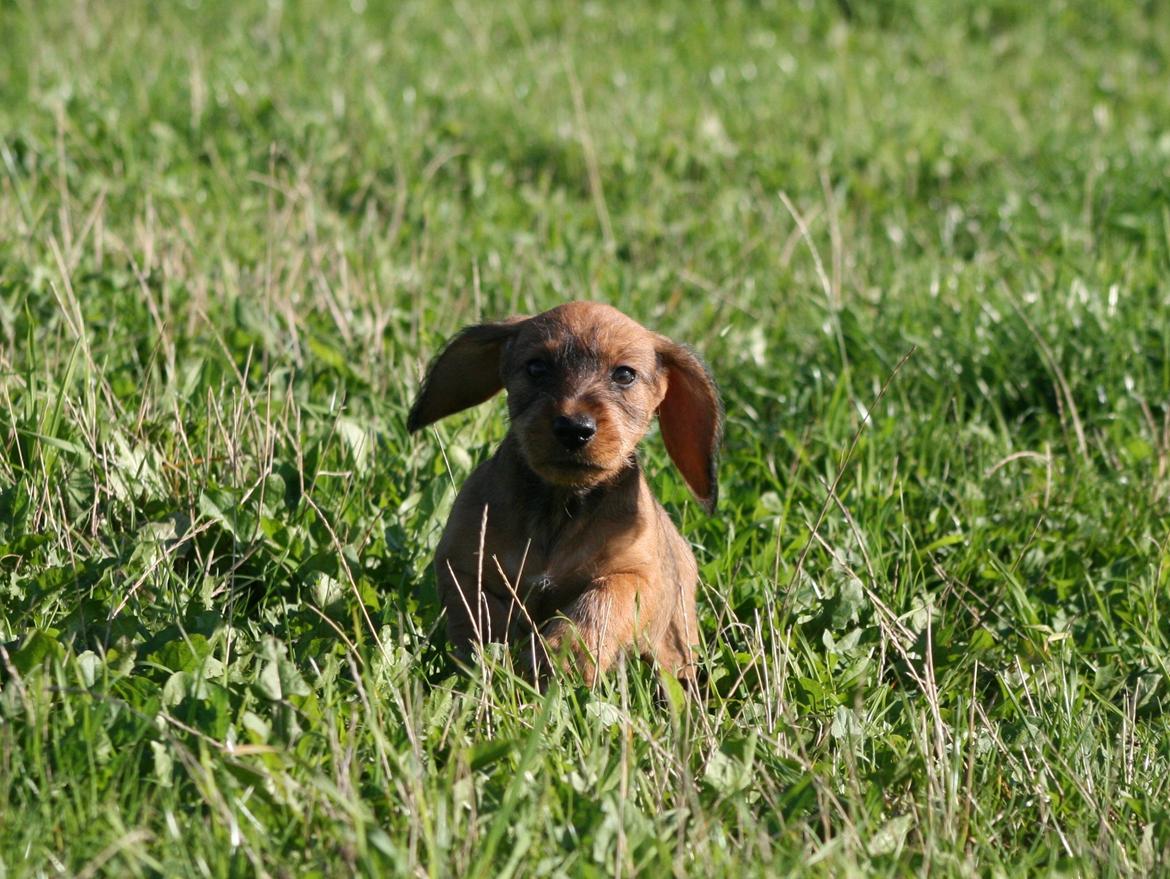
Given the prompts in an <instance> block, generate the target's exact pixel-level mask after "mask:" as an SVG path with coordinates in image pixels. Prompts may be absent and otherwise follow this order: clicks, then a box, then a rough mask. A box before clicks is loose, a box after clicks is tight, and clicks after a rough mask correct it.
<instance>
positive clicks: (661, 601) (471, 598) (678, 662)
mask: <svg viewBox="0 0 1170 879" xmlns="http://www.w3.org/2000/svg"><path fill="white" fill-rule="evenodd" d="M501 389H506V390H507V392H508V413H509V415H510V417H511V429H510V430H509V432H508V436H507V437H506V438H505V439H504V442H503V443H502V444H501V446H500V448H499V449H498V450H497V451H496V454H495V455H494V456H493V457H492V458H490V459H489V460H488V461H486V462H484V464H482V465H481V466H480V467H479V468H477V469H476V471H475V472H474V473H473V474H472V475H471V477H470V478H469V479H468V481H467V483H466V484H465V485H464V486H463V488H462V490H461V491H460V492H459V495H458V497H457V498H456V500H455V506H454V508H453V509H452V512H451V516H450V519H449V520H448V522H447V527H446V529H445V530H444V532H443V537H442V539H441V540H440V542H439V547H438V550H437V552H436V558H435V570H436V576H437V579H438V586H439V596H440V599H441V600H442V602H443V605H444V607H445V608H446V612H447V632H448V636H449V638H450V640H451V642H452V644H453V645H454V647H455V649H456V650H457V651H458V652H460V653H461V654H465V655H466V654H468V653H470V651H471V648H472V647H473V646H474V645H475V644H477V643H482V642H484V641H507V640H511V639H514V638H516V637H518V636H521V635H523V636H524V637H527V635H528V633H529V632H530V630H531V629H532V627H533V626H535V627H536V628H537V629H538V630H539V634H540V636H541V637H540V638H535V639H533V640H532V652H531V653H530V654H529V655H530V657H531V659H532V662H533V665H534V669H535V670H536V671H538V672H541V671H546V670H547V669H548V667H549V664H550V661H551V658H552V657H559V658H560V659H561V661H563V662H565V663H567V664H570V665H575V666H576V667H577V668H578V669H579V670H580V672H581V673H582V675H583V676H584V677H585V679H586V680H587V681H589V682H592V681H593V680H594V679H595V677H596V675H597V673H598V672H599V671H603V670H605V669H606V668H608V667H609V666H610V665H611V664H612V663H613V661H614V660H615V659H616V658H617V657H618V656H619V655H620V654H622V653H624V652H627V651H637V652H638V653H640V654H641V655H643V656H644V657H646V658H649V659H651V660H654V661H656V662H658V663H659V664H660V665H661V666H662V667H664V668H666V669H667V670H669V671H670V672H672V673H674V674H675V675H677V676H678V677H679V678H680V679H683V680H693V677H694V659H693V647H694V645H695V644H697V643H698V628H697V626H696V621H695V588H696V583H697V580H698V572H697V569H696V566H695V560H694V556H693V554H692V553H691V550H690V547H689V546H688V545H687V543H686V541H685V540H683V538H682V536H681V535H680V534H679V533H678V530H677V529H676V528H675V527H674V524H673V523H672V522H671V521H670V519H669V517H668V516H667V515H666V512H665V511H664V510H663V509H662V506H661V505H660V504H659V503H658V501H657V500H656V499H655V498H654V496H653V495H652V494H651V492H650V488H649V486H648V485H647V483H646V480H645V478H644V477H643V475H642V473H641V470H640V468H639V466H638V459H637V455H636V448H637V445H638V442H639V441H640V440H641V439H642V437H643V436H644V435H645V433H646V431H647V429H648V428H649V426H650V424H651V422H652V420H653V419H654V417H655V415H657V416H658V420H659V426H660V429H661V433H662V437H663V440H664V442H665V444H666V449H667V451H668V452H669V454H670V456H671V458H672V459H673V461H674V462H675V464H676V466H677V467H678V468H679V470H680V471H681V473H682V475H683V478H684V479H685V480H686V482H687V484H688V485H689V486H690V487H691V489H692V491H693V492H694V493H695V496H696V497H697V498H698V500H699V502H700V503H701V504H702V505H703V506H704V508H706V509H707V510H708V511H710V510H711V509H713V507H714V505H715V500H716V496H717V493H718V487H717V481H716V456H717V452H718V448H719V441H720V432H721V426H722V410H721V408H720V403H719V395H718V392H717V390H716V388H715V384H714V382H713V381H712V379H711V377H710V375H709V374H708V372H707V370H706V368H705V367H704V365H703V363H702V362H701V361H700V360H699V359H698V357H696V356H695V355H694V354H693V353H692V352H691V351H690V350H689V349H687V348H685V347H684V346H681V345H678V344H677V343H675V342H672V341H671V340H670V339H667V338H666V337H665V336H661V335H658V334H656V333H653V332H651V331H649V330H647V329H646V328H645V327H643V326H641V325H640V324H638V323H637V322H635V321H633V320H631V319H630V318H628V317H626V316H625V315H624V314H622V313H621V312H619V311H618V310H616V309H614V308H611V307H609V306H607V305H601V304H597V303H588V302H570V303H567V304H565V305H562V306H560V307H558V308H554V309H552V310H551V311H547V312H545V313H543V314H540V315H536V316H535V317H530V318H510V319H508V320H506V321H502V322H499V323H489V324H480V325H478V326H473V327H468V328H467V329H465V330H463V332H461V333H460V334H459V335H457V336H455V338H454V339H452V340H451V342H450V343H449V344H448V345H447V347H446V348H445V349H444V350H443V352H442V353H441V354H440V355H439V356H438V357H437V358H436V360H435V361H434V363H433V364H432V366H431V369H430V371H429V373H428V375H427V378H426V381H425V382H424V384H423V389H422V392H421V393H420V395H419V398H418V400H417V401H416V402H415V404H414V406H413V407H412V408H411V410H410V416H409V419H408V421H407V426H408V427H409V429H410V430H411V431H415V430H418V429H419V428H421V427H424V426H426V425H428V424H430V423H432V422H434V421H437V420H438V419H440V418H442V417H444V416H446V415H449V414H451V413H453V412H457V411H459V410H461V409H466V408H468V407H469V406H474V405H476V404H478V403H481V402H483V401H484V400H487V399H488V398H490V397H491V396H493V395H494V394H496V393H497V392H498V391H500V390H501ZM481 545H482V547H483V553H482V556H481V554H480V546H481Z"/></svg>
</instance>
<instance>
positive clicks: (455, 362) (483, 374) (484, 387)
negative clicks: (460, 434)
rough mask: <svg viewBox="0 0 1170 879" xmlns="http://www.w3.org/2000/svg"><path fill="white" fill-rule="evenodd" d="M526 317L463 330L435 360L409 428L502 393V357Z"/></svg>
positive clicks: (428, 422) (427, 422) (416, 403)
mask: <svg viewBox="0 0 1170 879" xmlns="http://www.w3.org/2000/svg"><path fill="white" fill-rule="evenodd" d="M525 320H526V318H524V317H510V318H508V319H507V320H503V321H499V322H498V323H488V324H478V325H477V326H473V327H466V328H464V329H463V330H462V331H460V333H459V335H457V336H455V338H453V339H452V340H451V341H450V342H448V343H447V347H445V348H444V349H443V351H442V353H440V354H439V356H438V357H436V358H435V360H434V362H432V363H431V368H430V369H429V370H428V371H427V377H426V379H425V380H424V381H423V386H422V391H421V392H420V393H419V395H418V399H417V400H415V401H414V405H413V406H411V407H410V415H408V416H407V418H406V429H407V430H409V431H410V432H411V433H414V432H415V431H416V430H419V429H420V428H423V427H426V426H427V425H428V424H431V423H433V422H435V421H438V420H439V419H440V418H445V417H447V416H448V415H451V414H452V413H455V412H460V411H462V410H464V409H469V408H471V407H472V406H475V405H478V404H479V403H482V402H483V401H484V400H487V399H489V398H490V397H493V396H495V395H496V394H497V393H499V392H500V391H501V390H502V389H503V387H504V382H503V379H502V378H501V376H500V358H501V356H502V355H503V353H504V349H505V347H506V346H507V344H508V342H510V341H511V340H512V338H513V337H515V335H516V331H517V330H518V329H519V328H520V325H521V324H522V323H523V322H524V321H525Z"/></svg>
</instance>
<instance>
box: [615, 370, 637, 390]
mask: <svg viewBox="0 0 1170 879" xmlns="http://www.w3.org/2000/svg"><path fill="white" fill-rule="evenodd" d="M637 377H638V373H636V372H634V370H632V369H631V368H630V367H628V366H619V367H618V368H617V369H615V370H614V371H613V375H612V378H613V380H614V382H616V383H617V384H619V385H621V386H622V387H623V388H628V387H629V386H630V385H632V384H633V383H634V379H636V378H637Z"/></svg>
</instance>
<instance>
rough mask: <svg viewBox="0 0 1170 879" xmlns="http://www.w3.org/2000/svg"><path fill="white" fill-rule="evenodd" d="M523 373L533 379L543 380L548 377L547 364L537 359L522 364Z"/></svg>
mask: <svg viewBox="0 0 1170 879" xmlns="http://www.w3.org/2000/svg"><path fill="white" fill-rule="evenodd" d="M524 369H525V371H526V372H527V373H528V374H529V375H530V376H532V377H533V378H543V377H544V376H546V375H548V364H547V363H545V362H544V361H543V360H541V359H539V358H537V359H536V360H529V361H528V362H527V363H525V364H524Z"/></svg>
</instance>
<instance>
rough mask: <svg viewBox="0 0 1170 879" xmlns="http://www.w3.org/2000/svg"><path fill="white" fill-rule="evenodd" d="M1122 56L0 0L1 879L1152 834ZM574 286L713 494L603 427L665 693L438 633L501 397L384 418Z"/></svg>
mask: <svg viewBox="0 0 1170 879" xmlns="http://www.w3.org/2000/svg"><path fill="white" fill-rule="evenodd" d="M1168 53H1170V16H1168V15H1167V10H1166V9H1165V8H1164V7H1163V6H1162V5H1161V4H1156V3H1138V2H1123V0H1112V2H1110V0H1107V2H1089V0H1065V2H1061V3H1053V4H1033V3H1026V2H1023V0H996V2H993V3H989V4H983V5H979V6H976V5H974V4H972V5H971V6H969V7H968V6H966V5H951V4H945V3H941V2H938V3H935V2H928V3H911V2H908V0H906V2H902V0H887V2H880V3H878V2H875V3H869V2H862V0H850V2H848V3H846V2H843V0H841V2H837V3H828V2H805V3H800V4H788V3H768V2H759V3H747V2H742V3H740V2H730V3H726V4H718V5H717V8H716V5H715V4H704V3H694V4H689V5H688V4H683V3H677V2H672V3H659V4H645V5H641V4H635V5H631V4H612V5H610V4H606V3H587V4H584V5H580V6H576V5H574V6H570V5H568V4H562V3H554V2H532V3H518V2H514V0H505V2H501V3H497V4H482V3H475V2H454V3H450V4H430V3H421V2H406V3H401V4H395V5H394V6H393V8H385V7H384V5H383V4H377V3H369V4H367V3H366V2H363V0H353V2H351V3H348V4H346V3H326V2H324V0H306V2H303V3H282V2H271V3H267V4H239V3H228V2H225V0H191V2H189V3H186V4H182V3H175V4H158V5H157V6H156V5H148V4H140V3H120V4H112V3H111V4H84V3H69V2H63V0H54V2H45V3H34V2H31V0H7V2H3V3H0V683H2V691H0V876H5V877H17V876H26V875H29V876H34V875H35V876H52V875H74V876H85V877H92V876H97V875H103V874H104V875H117V876H128V875H129V876H148V875H191V876H236V875H259V876H314V875H318V876H324V875H348V874H350V873H352V872H360V873H366V874H390V875H429V876H448V875H456V876H509V875H516V876H546V875H549V876H551V875H573V876H590V875H596V876H602V875H620V876H630V875H633V874H634V873H636V872H641V873H642V874H643V875H649V876H655V875H666V874H674V875H679V876H683V875H695V876H722V875H728V876H744V875H748V876H750V875H761V876H762V875H777V874H780V873H783V872H795V873H806V872H807V873H816V874H827V875H834V876H844V875H854V874H867V875H888V876H895V875H906V874H923V873H927V872H929V873H931V874H933V875H940V876H943V875H946V876H950V875H954V876H966V875H979V876H994V875H1016V874H1026V873H1027V874H1032V873H1035V874H1046V875H1086V874H1099V875H1118V876H1128V875H1137V876H1145V875H1150V874H1153V873H1159V872H1161V873H1166V872H1167V871H1170V810H1168V806H1167V804H1168V803H1170V723H1168V720H1167V713H1166V708H1167V702H1168V699H1170V690H1168V671H1170V667H1168V663H1170V649H1168V640H1170V605H1168V601H1167V596H1168V594H1170V593H1168V591H1167V590H1168V586H1170V583H1168V581H1170V549H1168V537H1170V501H1168V495H1170V473H1168V472H1167V467H1168V461H1170V402H1168V401H1170V294H1168V290H1170V288H1168V283H1167V277H1170V274H1168V273H1170V209H1168V208H1167V205H1168V204H1170V200H1168V197H1170V133H1167V132H1168V130H1170V129H1168V127H1167V126H1168V123H1170V117H1168V114H1167V110H1166V100H1165V79H1166V74H1167V67H1168V61H1170V54H1168ZM569 298H597V299H603V300H606V301H609V302H611V303H613V304H615V305H617V306H619V307H620V308H622V309H624V310H625V311H627V312H628V313H630V314H631V315H633V316H635V317H637V318H638V319H640V320H642V321H643V322H645V323H647V324H649V325H651V326H653V327H655V328H656V329H659V330H661V331H663V332H665V333H668V334H669V335H671V336H673V337H675V338H678V339H681V340H685V341H687V342H689V343H691V344H693V345H694V346H695V347H696V348H698V349H699V350H700V351H702V352H703V353H704V355H705V357H706V358H707V360H708V361H709V362H710V364H711V365H712V368H713V370H714V372H715V374H716V376H717V377H718V379H719V381H720V383H721V385H722V390H723V394H724V397H725V402H726V405H727V411H728V429H727V439H726V444H725V449H724V458H723V464H722V467H721V471H720V476H721V487H722V498H723V499H722V501H721V506H720V509H719V511H718V512H717V514H716V515H715V516H713V517H706V516H704V515H703V514H702V513H701V512H700V511H699V510H698V509H697V507H696V505H695V504H694V503H693V502H691V501H690V499H689V497H688V495H687V494H686V491H685V488H684V487H683V486H682V484H681V481H680V480H679V478H678V477H677V475H676V474H675V473H674V472H672V470H671V468H670V465H669V462H668V460H667V459H666V456H665V454H664V452H663V450H662V448H661V444H660V442H659V441H658V439H657V438H656V437H652V438H651V439H650V440H649V441H648V442H647V444H646V449H645V461H646V465H647V469H648V471H649V472H650V474H651V476H652V480H653V483H654V485H655V489H656V491H657V492H658V494H659V496H660V497H661V498H662V499H663V501H664V503H665V504H666V505H667V507H668V508H669V510H670V511H671V513H672V515H673V516H674V518H675V520H676V521H677V522H678V523H679V525H680V527H681V529H682V531H683V533H684V534H685V535H686V536H687V537H688V538H689V539H690V540H691V541H692V542H693V545H694V547H695V550H696V554H697V556H698V558H699V562H700V566H701V571H702V577H703V583H704V586H703V589H702V591H701V595H700V612H701V624H702V634H703V638H704V642H705V643H704V646H703V651H702V666H703V673H704V676H705V686H704V695H703V699H702V701H701V703H699V704H694V705H680V704H676V703H674V702H671V701H669V700H668V701H666V702H662V701H660V700H659V699H658V698H657V697H656V695H655V678H654V676H653V674H652V673H651V672H650V671H649V670H647V669H645V668H643V667H641V666H637V665H631V666H630V667H629V668H627V669H625V670H624V671H622V672H621V673H618V674H614V675H611V676H610V677H609V678H608V679H607V680H606V681H605V682H604V685H603V686H601V687H600V688H599V689H598V690H597V691H595V692H590V691H587V690H584V689H582V688H581V687H579V686H577V685H576V684H575V683H574V682H573V681H572V680H565V681H564V682H563V683H562V684H561V685H560V686H557V687H554V688H553V689H552V690H551V691H550V692H549V693H548V695H547V696H546V697H539V696H537V695H536V694H534V693H533V692H531V691H530V690H529V689H527V688H526V687H525V686H524V685H523V684H522V683H520V682H518V681H517V680H516V679H515V678H514V677H513V676H512V675H511V673H510V671H509V669H510V660H509V657H508V656H507V655H506V654H504V653H502V652H499V651H496V652H493V653H492V654H491V655H489V656H488V657H486V658H485V661H484V663H483V665H482V667H481V670H480V671H479V672H478V673H477V674H475V675H473V676H463V675H460V674H457V673H456V672H455V670H454V668H453V667H452V665H451V664H450V662H449V660H448V659H447V655H446V651H445V645H444V639H443V634H442V630H443V627H442V620H441V618H440V615H439V609H438V607H437V604H436V600H435V596H434V585H433V576H432V574H431V572H430V568H429V565H430V557H431V551H432V549H433V546H434V544H435V542H436V540H437V537H438V532H439V529H440V528H441V526H442V523H443V521H444V515H445V512H446V510H447V509H448V508H449V505H450V502H451V500H452V497H453V493H454V487H455V485H457V484H458V483H459V482H460V481H461V480H462V479H463V478H464V477H465V476H466V475H467V473H468V472H469V471H470V469H471V468H472V467H473V466H474V464H475V463H476V462H477V461H479V460H481V459H482V458H483V457H484V456H485V455H487V454H489V453H490V450H491V448H492V447H493V446H494V444H495V443H496V442H498V440H499V439H500V437H501V436H502V434H503V431H504V429H505V422H504V417H503V407H502V404H501V403H500V402H499V401H496V402H493V403H492V404H490V405H487V406H484V407H481V408H480V409H478V410H476V411H473V412H470V413H468V414H466V415H461V416H458V417H454V418H452V419H449V420H448V421H447V422H444V423H442V424H441V425H439V426H437V428H436V429H434V430H432V431H427V432H425V433H424V434H422V435H419V436H415V437H412V436H408V435H407V433H406V430H405V413H406V410H407V407H408V406H409V404H410V401H411V398H412V394H413V393H414V391H415V389H416V387H417V383H418V379H419V377H420V374H421V370H422V368H423V367H424V365H425V364H426V362H427V359H428V358H429V356H430V355H431V354H432V353H433V352H434V351H436V349H437V348H438V346H439V345H441V343H442V340H443V339H444V338H445V337H446V336H448V335H449V334H450V333H452V332H453V331H455V330H456V329H457V328H458V327H460V326H461V325H464V324H467V323H471V322H474V321H476V320H478V319H480V318H481V317H484V316H487V317H498V316H502V315H505V314H508V313H512V312H517V311H536V310H540V309H544V308H546V307H549V306H551V305H553V304H556V303H558V302H561V301H563V300H566V299H569ZM903 358H906V359H905V362H904V363H903V364H902V365H901V367H900V368H898V364H899V363H900V362H901V361H902V360H903ZM883 388H885V390H884V393H883V392H882V389H883Z"/></svg>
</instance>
